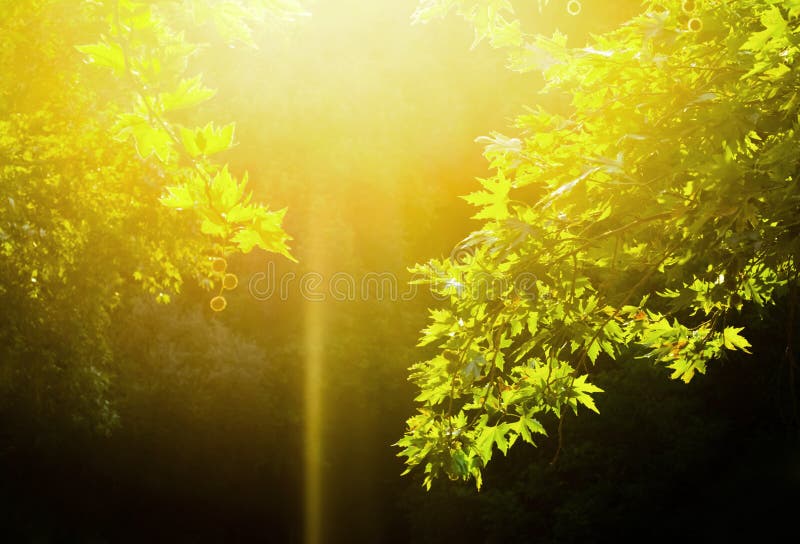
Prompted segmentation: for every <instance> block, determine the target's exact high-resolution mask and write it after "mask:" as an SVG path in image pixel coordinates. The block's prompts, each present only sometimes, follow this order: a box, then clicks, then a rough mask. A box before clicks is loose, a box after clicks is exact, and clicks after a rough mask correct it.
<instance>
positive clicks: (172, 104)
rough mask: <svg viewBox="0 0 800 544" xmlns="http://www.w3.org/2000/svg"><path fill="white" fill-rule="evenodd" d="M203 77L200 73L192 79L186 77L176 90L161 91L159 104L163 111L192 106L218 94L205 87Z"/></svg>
mask: <svg viewBox="0 0 800 544" xmlns="http://www.w3.org/2000/svg"><path fill="white" fill-rule="evenodd" d="M201 79H202V77H201V76H199V75H198V76H196V77H193V78H191V79H184V80H182V81H181V82H180V84H179V85H178V87H177V89H175V90H174V91H172V92H166V93H161V94H160V95H159V104H160V105H161V107H162V109H163V111H165V112H169V111H177V110H182V109H185V108H191V107H193V106H197V105H198V104H202V103H203V102H205V101H207V100H209V99H211V98H212V97H213V96H214V95H215V94H216V91H215V90H213V89H209V88H207V87H205V86H204V85H203V84H202V83H201Z"/></svg>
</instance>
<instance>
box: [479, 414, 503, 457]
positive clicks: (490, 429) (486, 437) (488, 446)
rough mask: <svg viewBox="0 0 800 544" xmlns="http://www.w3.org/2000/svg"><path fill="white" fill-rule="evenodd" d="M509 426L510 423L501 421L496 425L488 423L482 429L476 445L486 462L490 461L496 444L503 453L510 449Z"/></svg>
mask: <svg viewBox="0 0 800 544" xmlns="http://www.w3.org/2000/svg"><path fill="white" fill-rule="evenodd" d="M509 428H510V425H509V424H508V423H500V424H499V425H496V426H491V425H487V426H485V427H483V428H482V429H481V433H480V435H479V436H478V438H477V440H476V441H475V447H476V450H477V452H478V455H479V456H480V458H481V459H482V460H483V462H484V463H488V462H489V460H490V459H491V458H492V450H493V449H494V446H495V445H497V449H499V450H500V451H501V452H503V454H505V453H506V452H507V451H508V440H507V439H506V433H508V431H509Z"/></svg>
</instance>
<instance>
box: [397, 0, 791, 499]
mask: <svg viewBox="0 0 800 544" xmlns="http://www.w3.org/2000/svg"><path fill="white" fill-rule="evenodd" d="M545 3H546V2H545ZM569 4H570V5H569V6H567V9H570V8H571V9H572V10H573V11H580V3H579V2H569ZM450 11H457V12H458V13H459V14H461V15H462V16H464V17H465V18H466V19H467V20H468V21H469V22H470V23H471V24H472V25H473V26H474V28H475V35H476V41H480V40H482V39H486V40H488V41H489V42H490V43H491V45H493V46H495V47H500V48H504V49H506V50H507V52H508V63H509V66H510V68H512V69H514V70H518V71H522V72H526V71H534V70H539V71H541V72H542V73H543V75H544V77H545V80H546V85H545V87H544V90H543V92H544V93H545V94H548V95H550V96H557V97H562V98H566V99H567V101H568V104H569V105H568V107H565V108H563V111H555V110H554V109H552V108H551V109H545V108H544V107H541V106H540V107H535V108H529V109H528V110H527V111H525V112H524V113H522V114H520V115H519V116H518V117H517V118H516V121H515V123H514V127H513V129H512V130H513V132H511V133H505V134H504V133H493V134H491V135H490V136H486V137H483V138H481V139H480V140H481V141H482V142H483V143H484V144H486V145H485V151H484V155H485V157H486V159H487V160H488V161H489V163H490V165H491V167H492V169H493V174H492V175H491V176H489V177H487V178H486V179H481V180H479V181H480V185H481V187H480V189H479V190H477V191H475V192H473V193H471V194H469V195H467V196H465V197H464V198H465V199H466V201H467V202H469V203H470V204H472V205H474V206H475V207H476V208H478V211H477V213H476V214H475V216H474V218H475V219H477V220H480V221H481V225H480V227H479V228H477V229H476V230H475V231H474V232H472V233H470V234H469V236H467V237H465V238H464V240H463V241H462V242H461V243H460V244H459V245H458V246H457V247H456V248H455V249H454V250H453V253H452V254H451V255H450V256H449V257H448V258H445V259H434V260H431V261H429V262H427V263H426V264H423V265H417V266H416V267H414V268H413V269H412V272H414V274H415V280H414V281H416V282H419V283H422V284H425V285H429V286H430V288H431V289H432V290H433V292H434V293H435V294H437V295H438V296H439V297H440V299H441V300H442V304H441V305H440V306H439V307H436V308H433V309H431V311H430V324H429V325H428V327H427V328H426V329H425V330H424V331H423V335H422V338H421V341H420V345H423V346H425V345H431V346H433V347H435V354H434V356H433V357H432V358H430V359H428V360H426V361H423V362H420V363H417V364H415V365H414V366H412V368H411V380H412V381H413V382H414V383H415V384H416V385H417V386H418V387H419V391H420V392H419V395H418V396H417V397H416V401H417V403H418V413H417V414H416V415H414V416H413V417H411V418H410V419H409V420H408V427H407V431H406V434H405V436H404V437H403V438H402V439H401V440H400V441H399V443H398V445H399V446H401V447H402V448H403V451H402V452H401V454H400V455H401V456H403V457H404V458H405V461H406V464H407V465H408V471H411V470H412V469H413V468H414V467H417V466H419V467H421V469H422V470H423V472H424V484H425V485H426V486H427V487H428V488H430V486H431V485H432V483H433V481H434V480H435V479H436V478H438V477H441V476H447V477H449V478H451V479H463V480H469V479H474V480H475V482H476V485H477V486H478V487H480V486H481V482H482V478H481V474H482V469H483V468H485V467H486V465H487V463H489V461H490V460H491V459H492V457H493V454H494V453H495V451H498V450H499V451H500V452H502V453H506V452H507V451H508V449H509V448H510V447H511V446H513V445H514V444H515V443H517V442H518V441H523V442H527V443H530V444H534V442H535V439H536V435H537V434H538V435H544V434H547V428H548V426H550V424H551V423H552V425H553V426H557V431H556V432H557V433H558V435H559V437H560V436H561V430H562V425H563V422H564V417H565V415H566V414H567V413H568V412H575V413H578V411H579V408H581V407H584V408H588V409H589V410H594V411H596V410H597V408H596V406H595V401H594V399H593V396H594V395H595V394H598V393H601V392H602V391H601V389H600V388H599V387H597V386H595V385H594V384H593V383H592V371H593V368H594V366H595V364H596V363H598V361H599V360H600V359H613V360H616V361H618V362H619V363H620V364H622V363H623V362H626V361H633V360H641V361H640V362H635V363H633V362H632V363H630V364H647V363H648V362H655V363H658V364H663V365H666V366H667V367H668V368H669V369H671V371H672V373H671V376H672V378H675V379H680V380H683V381H685V382H688V381H690V380H692V379H693V378H694V377H695V376H696V375H697V374H703V373H705V371H706V368H707V365H708V364H709V363H710V362H711V361H713V360H717V359H722V358H725V357H726V353H727V352H730V351H742V352H747V353H749V348H750V347H751V346H750V343H749V342H748V340H747V331H746V327H747V325H748V324H749V323H750V322H751V321H752V320H754V319H759V317H760V316H763V315H764V313H765V312H766V311H767V310H768V309H769V307H770V306H771V305H773V304H775V303H776V302H778V301H781V302H782V303H783V302H786V301H788V304H789V306H790V311H789V316H790V318H789V321H790V322H789V324H788V326H787V336H788V338H787V350H786V358H787V363H788V365H789V366H790V369H791V368H794V366H795V361H794V356H793V353H792V347H791V346H792V343H793V339H792V331H793V330H794V323H793V319H794V313H795V312H794V308H795V306H796V289H797V283H798V276H797V261H798V257H799V256H800V239H799V238H798V233H799V232H800V222H798V217H800V213H798V212H800V202H799V201H798V198H799V196H798V195H800V192H799V191H798V176H799V175H800V171H799V170H798V161H797V157H796V149H797V146H798V138H799V137H800V134H799V131H800V127H798V114H799V113H800V110H798V107H799V106H800V101H799V100H798V96H800V95H799V94H798V93H799V92H800V80H798V76H797V74H798V71H797V69H796V68H797V62H798V60H799V56H800V41H799V40H798V35H799V34H798V31H799V29H800V25H799V21H800V19H798V15H800V3H799V2H797V1H796V0H769V1H763V0H758V1H756V0H742V1H737V2H726V1H714V0H705V1H695V0H681V1H679V0H665V1H654V2H646V3H645V6H644V8H643V10H642V12H641V13H640V14H639V15H637V16H635V17H633V18H632V19H630V20H629V21H627V22H625V23H624V24H622V25H619V27H618V28H616V29H614V30H612V31H610V32H606V33H602V34H599V35H596V36H594V37H593V38H592V39H591V40H590V41H589V43H587V44H586V45H585V46H574V45H568V41H567V37H566V36H564V35H562V34H559V33H556V34H554V35H553V36H550V37H546V36H542V35H537V34H528V33H526V32H525V28H524V27H523V25H522V24H521V23H520V21H519V20H518V19H517V18H516V17H515V15H514V6H513V3H512V2H508V1H504V0H478V1H447V0H426V1H424V2H421V4H420V7H419V9H418V11H417V13H416V18H417V19H418V20H421V21H428V20H430V19H432V18H434V17H437V16H441V15H444V14H446V13H449V12H450ZM608 394H613V392H608ZM550 432H551V433H552V432H553V431H552V430H551V431H550ZM556 455H557V454H556Z"/></svg>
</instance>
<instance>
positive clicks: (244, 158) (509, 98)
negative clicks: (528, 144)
mask: <svg viewBox="0 0 800 544" xmlns="http://www.w3.org/2000/svg"><path fill="white" fill-rule="evenodd" d="M12 4H13V7H9V6H4V8H3V12H2V13H0V30H1V31H2V36H3V37H2V38H0V63H2V66H3V67H4V68H5V72H6V74H8V75H9V77H3V79H2V82H0V111H2V116H0V126H1V127H2V129H1V130H0V168H1V169H2V181H1V182H0V229H2V230H0V238H1V239H0V244H3V246H2V247H3V251H2V259H0V304H2V312H0V470H2V472H1V473H0V497H2V499H1V500H2V508H0V526H2V527H3V529H2V531H3V534H2V538H3V540H5V541H8V542H133V541H137V542H138V541H141V540H143V539H147V540H151V541H172V542H198V541H208V542H219V541H226V542H296V541H299V540H300V539H301V535H302V521H303V520H302V516H303V512H302V497H301V493H302V487H303V486H302V481H303V470H302V469H303V467H302V463H301V460H302V428H303V417H304V416H303V398H302V395H303V391H302V377H303V362H304V360H305V355H306V353H305V350H306V347H305V345H304V326H303V308H304V304H306V303H305V302H304V301H303V299H302V297H301V296H300V295H299V292H298V291H297V283H294V284H292V286H291V290H290V293H291V296H290V297H289V298H288V299H286V300H283V299H281V297H280V296H278V295H277V294H275V295H273V296H272V297H269V298H267V299H265V300H258V299H257V298H256V297H254V296H252V295H251V293H249V292H248V284H249V282H250V279H251V278H256V277H259V276H258V275H259V274H262V273H265V272H266V271H267V270H268V266H270V263H271V265H272V266H274V271H275V274H276V275H277V277H278V278H280V277H281V275H285V274H289V273H294V274H297V275H298V276H299V275H301V274H303V273H304V272H309V271H313V272H320V273H323V274H325V275H326V276H328V277H329V276H330V275H331V274H333V273H336V272H344V273H348V274H351V275H353V276H354V277H356V278H360V277H362V276H363V275H364V274H365V273H369V272H391V273H393V274H395V275H396V277H398V278H399V279H400V281H401V282H405V281H406V280H408V279H409V274H408V272H407V271H406V267H407V266H408V265H409V264H411V263H414V262H418V261H423V260H426V259H428V258H429V257H431V256H437V255H438V256H445V255H447V254H448V253H449V251H450V249H451V248H452V247H453V246H454V244H455V243H456V242H457V241H458V240H459V239H460V238H461V237H462V235H463V233H464V232H467V231H468V230H470V229H471V228H473V227H474V224H475V223H474V222H472V221H470V220H468V219H467V218H468V217H469V216H470V215H471V214H472V210H471V209H470V207H469V206H468V205H467V204H466V203H465V202H464V201H463V200H461V199H459V198H457V196H458V195H463V194H467V193H469V192H471V191H472V190H474V188H475V182H474V178H475V177H481V176H486V175H487V165H486V164H485V161H484V159H483V158H482V157H481V147H480V146H479V145H478V144H476V143H474V142H473V140H474V138H475V137H477V136H480V135H484V134H488V133H490V132H491V131H492V130H495V129H498V128H501V127H504V126H506V125H508V124H509V123H510V119H511V118H512V117H513V116H514V115H515V114H517V113H519V112H520V110H521V109H522V105H523V104H531V103H532V102H535V101H536V100H537V97H536V91H537V90H538V88H539V87H540V86H541V81H540V80H539V78H538V77H537V76H536V75H534V74H525V75H521V74H514V73H512V72H510V71H509V70H507V69H506V68H505V67H504V63H505V59H504V57H503V54H502V53H500V52H497V51H493V50H491V49H489V48H488V47H482V46H481V47H478V48H476V49H474V50H471V51H470V50H469V47H470V44H471V43H472V40H473V36H472V31H471V29H470V28H469V27H468V26H467V25H464V24H463V23H462V22H460V21H458V20H457V19H455V18H452V19H448V20H444V21H440V22H435V23H432V24H430V25H427V26H411V25H410V22H409V17H410V14H411V13H412V12H413V11H414V8H415V4H416V3H415V1H414V0H402V1H395V2H369V1H365V0H341V1H339V2H322V1H318V2H310V3H309V5H308V8H309V10H310V11H311V12H312V13H313V16H312V17H311V18H309V19H308V20H306V21H303V22H302V23H301V24H299V25H296V26H295V27H293V28H291V29H288V30H286V29H281V30H280V31H276V29H274V28H271V29H270V28H267V29H266V30H265V31H263V32H262V33H261V34H258V35H256V36H255V41H256V43H257V44H258V46H259V48H258V49H257V50H251V49H247V48H244V47H234V48H228V47H211V48H208V49H206V50H204V51H203V52H202V54H200V55H198V56H197V57H195V58H194V59H193V60H192V62H193V63H195V64H196V66H194V68H196V69H197V70H198V71H202V72H203V74H204V80H205V81H206V83H207V85H209V86H210V87H212V88H216V89H218V91H219V92H218V94H217V96H216V97H215V98H214V99H213V101H211V102H210V103H209V104H208V105H207V106H206V107H205V108H204V110H203V112H202V116H203V119H199V118H198V119H196V121H197V122H198V123H200V122H201V121H202V122H205V121H206V120H207V118H212V119H225V120H227V119H233V120H236V122H237V130H236V141H237V142H238V145H236V146H235V147H234V148H233V149H231V150H229V151H227V152H225V154H224V157H223V158H224V160H225V161H227V162H229V163H230V164H231V168H232V169H233V170H235V171H243V170H247V171H249V172H250V180H251V182H250V183H251V187H252V188H253V190H254V192H255V194H256V196H257V197H259V198H263V199H264V200H266V201H268V202H269V203H270V205H271V206H272V207H273V208H275V209H277V208H283V207H284V206H288V208H289V212H288V214H287V216H286V219H285V222H284V227H285V229H286V231H287V232H289V233H290V234H291V235H292V237H293V238H294V243H293V247H292V252H293V255H294V256H295V257H297V259H298V261H299V262H298V263H291V262H289V261H287V260H280V259H281V258H275V257H272V256H269V255H267V254H265V253H256V254H251V255H248V256H244V257H238V258H235V259H233V260H231V262H230V266H232V267H234V268H235V269H236V270H237V274H238V275H239V287H238V289H236V290H235V291H232V292H231V295H230V296H229V298H228V310H226V311H225V312H222V313H214V312H212V311H211V310H210V309H209V308H208V293H207V292H205V291H204V290H202V289H200V288H199V287H195V286H194V285H190V284H189V283H188V282H187V284H186V285H185V287H184V289H183V292H182V293H181V295H180V296H178V297H174V298H173V301H172V303H171V304H169V305H163V304H158V303H156V302H154V300H153V298H154V297H153V294H151V293H147V292H144V293H143V292H142V289H141V286H139V285H137V283H136V282H135V281H131V274H132V273H133V271H135V270H137V269H147V270H153V271H163V269H164V266H165V265H164V257H163V255H170V256H171V259H172V260H171V261H170V265H172V266H175V268H176V269H179V270H181V271H186V270H191V267H192V262H193V259H194V258H195V257H196V255H197V254H198V253H200V252H202V248H201V247H200V242H199V241H198V239H197V237H196V233H194V231H193V226H192V225H191V224H189V222H187V220H186V219H185V218H183V217H182V216H180V215H175V214H172V213H169V212H168V211H165V210H157V211H155V210H154V207H153V206H152V204H148V203H152V201H153V199H154V198H157V196H158V195H160V187H161V183H160V182H159V183H155V182H151V181H149V180H154V179H157V178H158V176H159V175H160V174H159V172H158V171H156V170H154V169H153V168H152V166H150V165H149V163H146V162H143V161H141V160H140V159H139V158H138V157H137V156H136V155H135V152H134V150H133V149H132V146H130V144H126V143H120V142H115V141H112V140H110V139H109V138H107V137H106V136H104V134H105V130H106V129H107V127H108V126H109V125H110V121H109V119H105V118H103V117H102V116H101V115H98V111H101V112H102V111H104V110H102V109H101V110H98V109H97V107H96V105H97V104H104V103H106V102H107V101H109V100H110V99H111V97H113V96H114V94H115V93H117V92H119V89H114V88H109V87H108V78H105V77H102V76H101V75H100V74H99V73H98V72H97V71H96V70H93V69H91V67H88V66H87V65H86V64H85V63H84V62H83V60H82V57H81V55H80V54H79V53H78V52H77V51H75V50H74V49H73V45H75V44H79V43H90V42H91V41H92V39H93V37H94V36H96V34H97V33H99V32H100V31H101V28H100V27H99V26H98V25H96V24H94V23H92V21H91V19H88V18H86V19H84V18H82V17H81V16H80V10H81V9H83V8H82V6H83V3H78V2H71V1H57V0H25V1H24V2H18V3H17V2H14V3H12ZM530 4H531V6H530V9H529V10H528V11H523V12H522V16H523V17H529V18H530V20H531V22H533V23H535V25H537V27H536V28H537V29H539V30H541V31H543V32H545V33H549V32H551V31H552V30H554V29H555V28H558V29H560V30H562V31H564V32H566V33H567V34H569V35H570V39H571V40H573V41H575V43H581V42H582V41H583V40H585V37H586V36H587V35H588V33H589V32H597V31H600V30H602V29H604V28H607V27H609V26H611V25H613V24H614V23H615V22H617V21H619V20H620V19H621V18H623V17H624V16H627V15H628V14H630V13H631V12H632V11H633V10H635V9H636V8H637V7H638V2H636V1H627V0H626V1H624V2H623V1H620V2H616V3H614V5H613V9H612V7H610V6H609V5H608V3H604V2H599V1H596V2H590V1H588V0H587V1H585V2H583V4H584V5H583V10H582V13H581V14H580V16H576V17H570V16H569V15H568V14H566V10H565V3H564V2H558V1H555V0H551V2H550V4H549V5H548V7H547V8H546V9H545V10H544V13H543V15H541V16H539V15H538V12H537V10H536V8H535V2H531V3H530ZM75 10H77V12H76V11H75ZM549 100H551V101H552V100H553V99H552V98H551V99H549ZM548 105H549V106H550V107H555V108H558V107H565V106H564V105H560V104H557V103H550V104H548ZM108 113H109V114H112V113H114V112H113V111H111V112H108ZM187 115H190V114H187ZM198 115H199V114H198ZM15 146H16V147H15ZM165 234H168V235H165ZM315 248H316V249H315ZM318 248H323V249H322V251H320V250H319V249H318ZM154 273H155V272H154ZM159 273H160V272H159ZM34 280H35V281H34ZM400 290H401V292H402V291H403V290H404V283H401V284H400ZM33 291H35V292H36V293H38V294H37V296H31V293H32V292H33ZM262 298H263V297H262ZM319 304H324V305H325V311H324V327H325V331H326V333H325V338H326V342H325V346H324V353H325V361H324V364H325V381H324V385H323V392H324V407H325V408H324V422H323V437H322V442H323V444H324V450H323V451H324V475H323V480H324V492H325V496H324V501H323V502H324V507H325V514H324V520H323V533H324V534H325V541H326V542H441V541H443V540H445V539H448V540H449V539H460V540H461V541H464V542H509V541H510V542H533V541H536V542H573V541H578V540H580V541H583V542H587V541H588V542H593V541H606V540H610V539H611V538H618V537H622V536H623V535H624V534H629V535H636V536H638V537H643V536H647V537H648V538H650V539H652V540H656V541H660V540H667V539H674V538H685V537H686V535H687V534H688V535H691V536H692V537H693V538H692V539H694V537H701V536H707V537H719V536H720V535H726V536H734V535H740V534H741V533H742V531H744V530H748V531H754V530H756V528H760V529H758V530H761V531H767V530H769V529H772V528H778V527H779V526H780V525H781V520H782V519H786V521H788V519H789V518H788V516H789V514H790V512H791V509H792V506H791V503H789V502H787V501H785V500H784V499H783V497H784V494H785V493H786V492H789V491H795V492H796V490H797V487H798V485H800V465H798V463H797V461H796V459H797V457H796V456H795V457H791V455H789V452H794V453H796V445H795V442H793V439H792V437H793V435H792V434H791V426H790V425H789V420H790V415H789V411H788V406H789V403H790V397H789V385H788V383H787V380H786V377H785V376H784V375H783V374H782V372H783V369H782V367H781V366H780V358H781V353H778V349H779V348H778V347H774V346H780V345H781V341H780V340H777V339H779V338H782V334H783V328H782V327H781V326H780V324H781V323H782V322H783V318H784V317H785V316H782V315H780V314H779V313H777V314H776V315H774V316H772V319H774V323H775V326H773V327H770V326H766V327H764V328H763V329H760V330H759V331H758V333H757V335H754V337H753V338H752V339H751V341H752V342H753V344H754V346H755V349H754V351H755V352H756V353H760V354H762V355H760V356H759V359H758V360H757V361H753V360H747V361H741V360H739V359H732V360H731V361H729V362H728V363H726V364H725V365H721V366H722V368H715V369H712V370H710V372H709V376H707V377H704V378H702V379H698V380H696V381H695V382H693V383H692V384H690V385H689V386H686V385H683V384H677V383H674V382H670V381H669V380H667V379H666V377H665V372H663V370H662V369H657V368H654V367H651V366H649V365H637V364H635V363H630V364H627V365H619V366H617V367H614V368H608V369H605V370H604V371H603V372H601V373H600V374H599V375H598V376H597V377H596V382H597V384H598V385H600V386H601V387H603V388H604V389H607V390H612V389H613V390H614V391H615V394H613V395H611V394H609V395H602V396H599V397H598V401H597V402H598V407H599V408H600V414H601V415H599V416H596V415H592V416H587V415H584V416H583V417H581V418H577V419H569V420H568V422H567V423H568V424H567V425H566V434H565V443H566V444H567V446H565V448H564V451H563V452H562V454H561V458H560V460H559V463H558V464H557V465H555V466H551V465H550V464H549V461H550V459H551V458H552V455H553V453H554V451H555V448H556V444H555V442H554V441H553V440H552V439H547V440H543V441H542V444H541V447H540V448H539V449H536V450H534V449H533V448H528V447H523V446H520V447H518V448H515V449H514V451H512V452H510V453H509V456H508V458H506V459H498V460H497V461H496V462H495V463H494V464H493V466H492V467H490V468H489V469H487V473H486V475H485V478H484V480H485V489H484V490H483V491H482V492H480V493H478V492H476V491H475V490H474V488H472V487H471V486H466V487H465V486H463V485H456V484H451V483H449V482H441V484H442V485H440V486H437V487H435V488H434V490H433V491H432V492H430V493H425V492H424V490H423V489H422V488H421V487H420V482H419V481H416V480H415V479H413V478H400V476H399V474H400V472H402V470H403V467H402V462H401V461H400V460H399V459H397V458H396V457H395V455H396V450H395V449H394V448H393V447H392V446H391V445H392V443H393V442H394V441H395V440H396V439H397V437H398V436H400V435H401V434H402V432H403V429H404V424H405V418H406V417H407V415H408V414H409V413H411V411H412V410H413V406H412V399H413V396H414V390H413V388H412V387H411V386H410V385H409V384H408V383H407V382H406V378H407V367H408V366H409V364H410V363H412V362H414V361H416V360H420V359H422V358H423V355H424V353H423V352H421V351H420V350H418V349H416V348H414V347H413V346H414V344H415V343H416V341H417V338H418V333H419V330H420V329H421V328H422V327H423V326H424V325H425V322H426V318H427V314H426V308H427V307H428V306H430V305H431V301H430V299H429V297H428V296H426V294H425V293H424V292H420V293H419V294H418V295H417V296H416V297H413V298H412V299H411V300H407V301H391V300H375V299H374V298H373V299H370V300H363V301H357V302H356V301H334V300H331V299H330V297H329V298H328V300H326V301H325V302H320V303H319ZM756 336H757V337H756ZM770 347H773V348H772V351H770ZM773 352H774V353H773ZM678 414H681V417H680V418H678V417H677V415H678ZM793 448H794V449H793ZM767 514H769V516H770V517H771V520H772V521H771V522H770V523H769V524H768V526H767V527H766V528H765V527H764V526H763V524H762V523H761V520H762V519H763V518H764V517H765V516H766V515H767ZM781 516H787V517H786V518H782V517H781ZM698 531H699V532H698ZM759 534H760V535H761V536H763V534H764V533H763V532H762V533H759Z"/></svg>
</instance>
